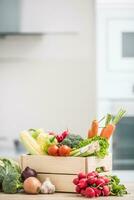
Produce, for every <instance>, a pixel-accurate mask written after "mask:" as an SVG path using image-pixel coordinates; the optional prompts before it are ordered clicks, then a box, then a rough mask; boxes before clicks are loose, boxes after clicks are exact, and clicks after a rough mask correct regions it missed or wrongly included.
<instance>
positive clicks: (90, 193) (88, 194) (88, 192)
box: [85, 187, 95, 197]
mask: <svg viewBox="0 0 134 200" xmlns="http://www.w3.org/2000/svg"><path fill="white" fill-rule="evenodd" d="M85 196H86V197H95V192H94V190H93V188H91V187H87V188H86V190H85Z"/></svg>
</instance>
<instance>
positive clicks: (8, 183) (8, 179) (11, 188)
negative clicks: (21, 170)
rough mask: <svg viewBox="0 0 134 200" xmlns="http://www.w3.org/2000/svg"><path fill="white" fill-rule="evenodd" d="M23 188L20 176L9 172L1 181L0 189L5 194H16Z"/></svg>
mask: <svg viewBox="0 0 134 200" xmlns="http://www.w3.org/2000/svg"><path fill="white" fill-rule="evenodd" d="M21 188H23V185H22V182H21V175H20V174H18V173H12V172H9V173H8V174H7V175H6V176H5V177H4V180H3V183H2V189H3V192H5V193H11V194H14V193H17V191H18V190H19V189H21Z"/></svg>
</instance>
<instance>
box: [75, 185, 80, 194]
mask: <svg viewBox="0 0 134 200" xmlns="http://www.w3.org/2000/svg"><path fill="white" fill-rule="evenodd" d="M75 191H76V192H77V193H78V194H80V191H81V189H80V187H79V186H78V185H77V186H76V187H75Z"/></svg>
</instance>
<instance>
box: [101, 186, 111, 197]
mask: <svg viewBox="0 0 134 200" xmlns="http://www.w3.org/2000/svg"><path fill="white" fill-rule="evenodd" d="M101 193H102V195H103V196H109V195H110V189H109V187H108V186H107V185H104V186H103V189H102V192H101Z"/></svg>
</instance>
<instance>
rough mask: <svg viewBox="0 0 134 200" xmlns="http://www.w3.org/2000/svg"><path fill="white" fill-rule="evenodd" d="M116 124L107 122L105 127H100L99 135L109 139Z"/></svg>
mask: <svg viewBox="0 0 134 200" xmlns="http://www.w3.org/2000/svg"><path fill="white" fill-rule="evenodd" d="M115 128H116V125H114V124H108V125H107V126H106V127H105V128H103V129H102V131H101V134H100V136H101V137H104V138H106V139H108V140H109V138H110V137H111V135H112V134H113V133H114V131H115Z"/></svg>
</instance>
